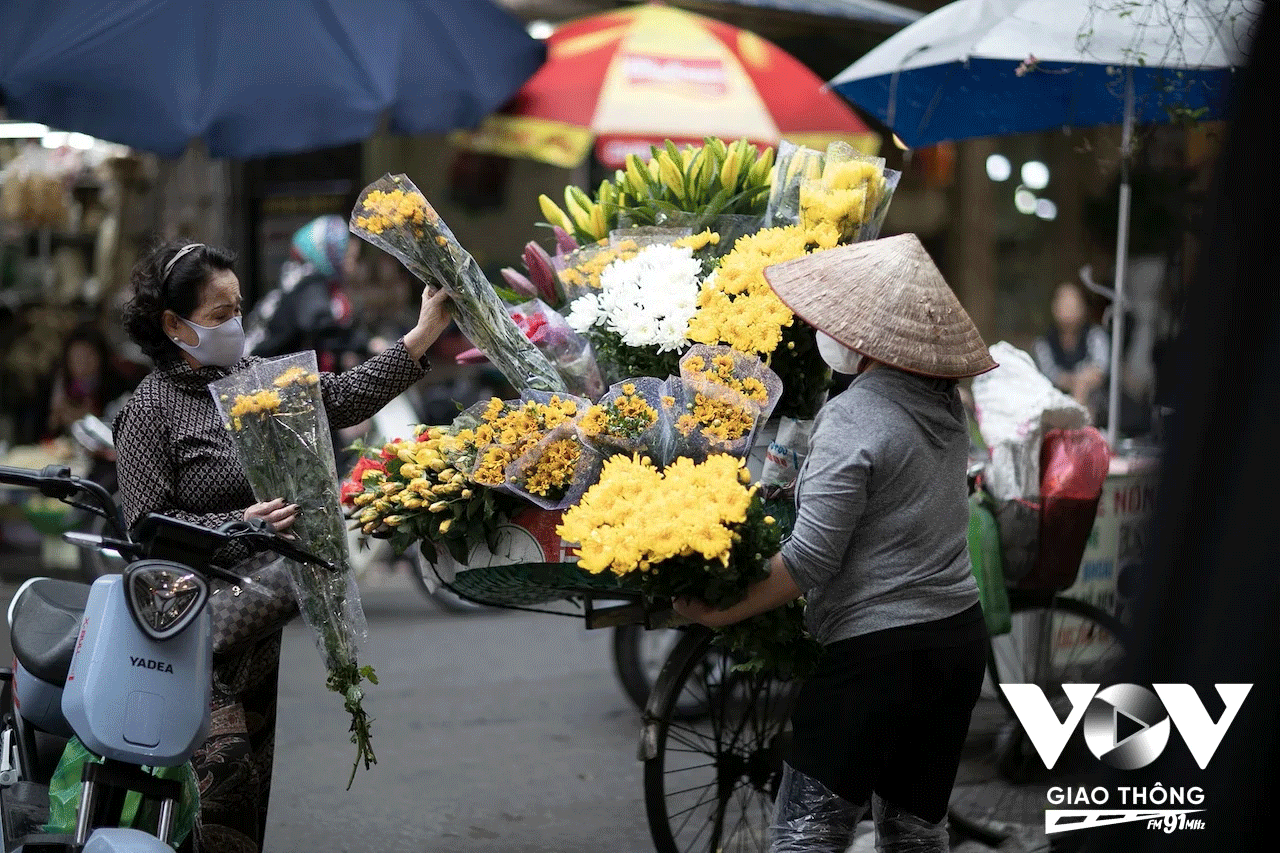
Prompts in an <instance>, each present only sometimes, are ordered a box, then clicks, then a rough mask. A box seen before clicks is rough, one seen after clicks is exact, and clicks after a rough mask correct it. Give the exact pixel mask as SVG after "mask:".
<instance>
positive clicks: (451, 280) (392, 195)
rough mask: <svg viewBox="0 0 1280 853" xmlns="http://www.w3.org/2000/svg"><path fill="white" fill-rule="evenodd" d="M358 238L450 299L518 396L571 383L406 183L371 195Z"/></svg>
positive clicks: (361, 209)
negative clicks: (519, 390)
mask: <svg viewBox="0 0 1280 853" xmlns="http://www.w3.org/2000/svg"><path fill="white" fill-rule="evenodd" d="M351 232H352V233H353V234H356V235H357V236H359V237H361V238H362V239H364V240H367V241H368V242H370V243H372V244H373V245H375V246H377V247H378V248H380V249H382V250H383V251H385V252H388V253H390V254H391V255H393V256H395V258H396V259H397V260H399V261H400V263H402V264H404V266H405V268H406V269H408V270H409V271H410V272H411V273H413V274H414V275H415V276H417V277H418V278H419V279H421V280H422V281H423V282H424V283H426V284H435V285H438V286H440V287H443V288H444V289H445V290H447V291H448V292H449V295H450V297H451V298H452V301H453V317H454V320H455V321H456V322H457V324H458V328H459V329H460V330H461V331H462V334H464V335H466V337H467V339H468V340H470V341H471V342H472V343H473V344H475V345H476V347H477V348H479V349H480V350H481V351H482V352H483V353H484V354H485V355H486V356H488V358H489V360H490V361H492V362H493V364H494V365H495V366H496V367H497V368H498V370H500V371H501V372H502V375H503V376H505V377H506V379H507V381H508V382H510V383H511V385H512V386H513V387H515V388H533V389H537V390H539V391H563V390H564V389H565V383H564V380H562V379H561V378H560V375H559V374H558V373H557V372H556V369H555V368H554V367H553V366H552V364H551V362H550V361H548V360H547V358H546V356H544V355H543V354H542V353H541V352H539V351H538V349H537V347H535V346H534V345H533V344H532V343H530V341H529V339H528V338H527V337H526V336H525V335H524V333H523V332H521V331H520V329H519V328H518V327H517V326H516V324H515V322H514V321H513V320H512V319H511V316H510V314H509V313H508V311H507V308H506V306H505V305H503V303H502V300H501V299H500V298H499V297H498V294H497V292H496V291H495V290H494V288H493V285H492V284H490V283H489V280H488V279H487V278H485V276H484V273H483V272H481V270H480V265H479V264H477V263H476V260H475V258H473V257H471V255H470V254H469V253H468V252H467V251H466V250H465V249H463V248H462V245H461V244H460V243H458V240H457V238H455V237H454V236H453V232H452V231H451V230H450V229H449V226H448V225H446V224H445V222H444V220H443V219H441V218H440V215H439V214H437V213H436V211H435V209H434V208H433V207H432V206H431V205H430V203H428V201H427V199H426V197H425V196H423V194H422V193H421V192H420V191H419V190H418V188H417V187H416V186H414V184H413V182H412V181H410V180H409V179H408V178H407V177H405V176H404V175H384V176H383V177H382V178H380V179H378V180H377V181H375V182H374V183H372V184H370V185H369V186H368V187H366V188H365V190H364V192H363V193H361V194H360V198H359V200H358V201H357V202H356V207H355V210H354V212H353V213H352V214H351Z"/></svg>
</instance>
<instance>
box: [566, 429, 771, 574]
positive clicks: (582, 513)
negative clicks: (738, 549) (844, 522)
mask: <svg viewBox="0 0 1280 853" xmlns="http://www.w3.org/2000/svg"><path fill="white" fill-rule="evenodd" d="M749 479H750V477H749V475H748V474H747V471H746V469H745V468H743V467H742V466H741V463H740V462H739V461H738V460H737V459H735V458H733V457H732V456H726V455H723V454H722V455H716V456H711V457H709V458H708V459H707V460H706V461H705V462H702V463H695V462H694V461H693V460H692V459H689V458H687V457H681V458H679V459H677V460H676V461H675V462H674V463H672V464H671V465H669V466H667V467H666V469H664V470H662V471H659V470H657V469H656V468H655V467H654V466H653V464H652V463H651V462H650V461H649V460H648V459H647V458H630V457H626V456H615V457H613V458H611V459H609V460H607V461H606V462H605V463H604V470H603V471H602V472H601V474H600V480H599V481H598V482H597V483H596V484H595V485H593V486H592V487H591V488H590V489H588V490H587V493H586V494H585V495H583V496H582V499H581V500H580V501H578V503H577V504H575V505H574V506H572V507H570V508H569V510H568V511H567V512H565V514H564V518H563V520H562V522H561V524H560V525H559V526H558V527H557V528H556V532H557V533H558V534H559V535H560V537H561V538H563V539H564V540H565V541H566V542H576V543H577V544H578V547H577V549H576V551H575V553H576V554H577V555H578V565H579V566H581V567H582V568H583V569H585V570H586V571H588V572H591V573H593V574H599V573H601V572H603V571H606V570H608V571H611V572H613V573H614V574H616V575H626V574H629V573H631V572H633V571H636V570H640V571H648V570H649V569H651V568H652V567H653V566H654V565H656V564H658V563H661V562H662V561H664V560H669V559H671V558H673V557H689V556H694V555H698V556H700V557H701V558H703V559H704V560H707V561H718V562H720V563H721V564H722V565H728V562H729V553H730V549H731V548H732V547H733V543H734V538H735V536H736V534H735V532H734V529H733V528H734V525H738V524H742V523H743V522H744V521H746V518H747V510H748V508H749V507H750V504H751V496H752V493H753V491H754V487H750V488H749V487H748V486H747V485H746V483H747V481H748V480H749Z"/></svg>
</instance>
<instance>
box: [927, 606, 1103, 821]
mask: <svg viewBox="0 0 1280 853" xmlns="http://www.w3.org/2000/svg"><path fill="white" fill-rule="evenodd" d="M1010 614H1011V617H1012V619H1013V621H1014V624H1015V625H1022V626H1023V628H1022V630H1021V631H1019V630H1017V629H1015V630H1014V631H1011V632H1010V633H1009V634H1007V635H1001V636H999V637H993V638H991V640H990V641H989V644H988V649H987V675H988V677H989V678H990V680H991V685H990V686H991V687H992V688H994V696H988V695H984V696H983V697H981V698H979V700H978V704H977V705H976V706H975V708H974V715H973V719H972V721H971V722H970V727H969V737H968V739H967V741H966V752H967V753H968V755H967V758H968V759H969V760H968V762H967V763H966V764H965V765H962V778H958V779H957V781H956V784H955V786H954V788H953V790H952V795H951V802H950V807H949V809H948V817H949V818H950V821H951V824H952V827H953V828H954V829H955V830H956V832H958V833H959V834H960V835H961V836H963V837H967V838H972V839H973V840H975V841H979V842H981V843H983V844H989V845H992V846H999V845H1000V844H1002V843H1004V842H1006V841H1008V840H1009V839H1011V838H1015V837H1016V838H1018V839H1019V840H1020V841H1021V842H1022V843H1023V844H1026V843H1028V841H1030V842H1031V843H1032V844H1035V843H1037V842H1039V841H1041V840H1043V843H1044V844H1045V845H1046V846H1047V843H1048V842H1047V839H1043V836H1044V808H1045V792H1046V791H1047V789H1048V788H1049V787H1050V786H1051V785H1068V784H1071V780H1072V778H1073V777H1075V776H1083V775H1084V774H1086V773H1088V772H1089V771H1090V770H1092V769H1093V768H1094V767H1095V766H1096V765H1095V764H1094V763H1093V756H1092V754H1091V753H1088V752H1087V750H1085V749H1084V748H1083V746H1082V744H1080V742H1079V737H1078V736H1077V737H1073V738H1072V741H1071V742H1069V743H1068V748H1067V750H1066V751H1064V753H1063V756H1062V757H1061V758H1060V759H1059V760H1058V762H1057V763H1056V764H1055V765H1054V768H1053V769H1052V770H1049V769H1047V768H1045V766H1044V764H1043V762H1041V761H1040V758H1039V756H1038V755H1037V754H1036V753H1035V750H1034V748H1033V747H1032V746H1031V744H1030V742H1029V740H1028V739H1027V737H1026V734H1025V732H1024V731H1023V730H1022V727H1021V724H1020V723H1019V722H1018V719H1017V717H1016V716H1015V715H1014V714H1013V711H1012V708H1011V707H1010V705H1009V702H1008V699H1007V698H1006V697H1005V696H1004V694H1003V692H1002V691H1000V689H999V686H998V685H1000V684H1002V683H1034V684H1036V685H1038V686H1039V687H1040V688H1041V689H1042V690H1044V692H1045V695H1046V696H1047V697H1049V698H1050V701H1051V703H1053V704H1054V705H1055V710H1056V711H1057V712H1058V713H1059V716H1060V717H1061V716H1062V715H1063V711H1064V709H1063V708H1060V707H1057V705H1058V704H1060V703H1062V702H1064V701H1065V697H1063V696H1062V693H1061V690H1060V687H1061V685H1062V684H1063V683H1067V682H1087V683H1103V684H1105V683H1108V682H1109V681H1110V680H1111V679H1110V677H1109V676H1110V675H1111V674H1113V673H1114V672H1115V668H1116V667H1117V666H1119V665H1120V663H1121V662H1122V660H1123V656H1124V653H1125V652H1126V651H1127V649H1128V642H1129V638H1128V632H1127V631H1126V630H1125V627H1124V625H1123V624H1122V623H1121V622H1120V621H1119V620H1118V619H1116V618H1115V617H1114V616H1112V615H1111V614H1109V613H1107V612H1105V611H1103V610H1100V609H1099V608H1097V607H1094V606H1093V605H1091V604H1088V603H1087V602H1083V601H1079V600H1077V599H1074V598H1067V597H1065V596H1055V595H1051V594H1042V595H1034V594H1026V593H1023V594H1018V593H1011V596H1010ZM1028 628H1032V629H1034V630H1035V631H1036V632H1037V633H1038V634H1039V637H1038V639H1036V640H1035V641H1034V643H1029V645H1035V647H1036V648H1035V652H1036V657H1037V658H1038V660H1036V661H1035V662H1034V664H1033V665H1031V666H1030V667H1028V666H1027V664H1026V662H1025V661H1024V660H1022V659H1020V658H1019V657H1018V656H1017V652H1018V651H1019V650H1018V648H1017V646H1018V644H1019V643H1021V642H1023V641H1025V640H1027V635H1028V633H1029V632H1028V630H1027V629H1028ZM1073 636H1074V637H1075V638H1077V640H1076V641H1075V642H1070V643H1067V642H1064V641H1065V640H1066V639H1069V638H1071V637H1073ZM1045 637H1054V638H1056V639H1057V640H1058V641H1059V646H1060V647H1062V648H1065V647H1068V646H1070V647H1071V649H1070V651H1069V652H1068V653H1067V656H1066V657H1061V658H1060V659H1055V660H1053V661H1051V662H1050V663H1049V664H1048V665H1047V666H1046V660H1045V658H1044V638H1045ZM1085 640H1087V642H1085ZM1084 652H1088V655H1087V656H1086V655H1085V654H1084ZM1072 655H1074V657H1072ZM985 693H987V691H986V690H985V689H984V694H985ZM964 768H977V770H976V771H975V770H969V771H968V774H967V775H965V770H964ZM984 774H985V775H984Z"/></svg>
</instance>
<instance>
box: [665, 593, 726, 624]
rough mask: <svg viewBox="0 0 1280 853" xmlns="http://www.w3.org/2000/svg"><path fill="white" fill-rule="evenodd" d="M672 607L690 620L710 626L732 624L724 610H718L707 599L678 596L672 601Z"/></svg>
mask: <svg viewBox="0 0 1280 853" xmlns="http://www.w3.org/2000/svg"><path fill="white" fill-rule="evenodd" d="M671 609H672V610H674V611H675V612H677V613H679V614H680V615H681V616H683V617H684V618H686V619H688V620H689V621H690V622H697V623H698V624H699V625H706V626H707V627H708V628H723V627H724V626H725V625H729V624H732V623H731V621H730V620H729V618H728V616H727V614H726V613H725V612H724V611H723V610H716V609H715V608H714V607H711V606H710V605H708V604H707V603H706V602H705V601H698V600H697V599H695V598H677V599H675V600H674V601H672V602H671Z"/></svg>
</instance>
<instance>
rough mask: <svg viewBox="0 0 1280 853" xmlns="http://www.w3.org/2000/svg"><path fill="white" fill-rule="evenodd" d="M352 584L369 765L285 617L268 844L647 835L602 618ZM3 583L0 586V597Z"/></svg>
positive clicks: (412, 844) (864, 839) (499, 847)
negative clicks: (450, 601)
mask: <svg viewBox="0 0 1280 853" xmlns="http://www.w3.org/2000/svg"><path fill="white" fill-rule="evenodd" d="M12 580H13V579H12V578H11V581H12ZM362 588H363V591H362V598H363V602H364V609H365V613H366V615H367V617H368V620H369V639H368V641H367V645H366V649H365V659H366V662H367V663H370V664H372V665H373V666H374V668H375V669H376V670H377V673H378V676H379V678H380V680H381V683H380V684H379V685H377V686H374V687H371V688H370V690H369V694H368V698H367V699H366V708H367V709H368V710H369V712H370V713H371V714H372V715H373V717H374V718H375V721H374V728H373V735H374V747H375V750H376V751H377V754H378V764H377V765H376V766H375V767H373V768H372V769H371V770H369V771H364V770H360V771H359V772H358V773H357V775H356V779H355V783H354V784H353V785H352V787H351V790H350V791H347V790H345V786H346V783H347V776H348V774H349V772H350V769H351V764H350V760H351V758H352V756H353V750H352V747H351V744H350V743H348V741H347V733H346V730H347V724H348V723H347V717H346V715H345V713H344V712H343V710H342V705H341V702H340V701H339V700H338V697H337V696H336V695H334V694H332V693H329V692H328V691H326V690H325V688H324V669H323V666H322V664H321V661H320V656H319V653H318V652H317V651H316V649H315V647H314V645H313V643H312V640H311V636H310V633H309V631H308V630H307V629H306V628H305V627H304V626H303V625H302V624H301V623H300V622H295V623H293V624H291V625H290V626H289V627H288V628H287V629H286V632H285V643H284V652H283V659H282V673H281V683H280V709H279V713H280V719H279V726H278V735H277V738H278V739H277V747H276V772H275V780H274V786H273V790H272V801H271V822H270V828H269V830H268V838H267V849H268V850H271V851H332V853H343V852H344V851H353V853H354V851H362V853H363V851H370V850H378V851H387V853H399V852H400V851H403V853H421V852H422V851H432V853H453V851H467V853H561V851H564V853H569V852H570V851H583V853H585V852H586V851H604V850H608V851H610V853H644V851H651V850H652V849H653V844H652V842H651V841H650V838H649V831H648V827H647V824H646V821H645V814H644V797H643V789H642V766H641V764H640V763H639V762H638V761H637V760H636V758H635V750H636V741H637V731H638V719H639V717H638V714H637V712H636V711H635V710H634V709H633V708H632V707H631V705H630V704H629V703H628V701H627V699H626V698H625V697H624V695H623V694H622V691H621V689H620V687H619V686H618V684H617V681H616V679H615V677H614V675H613V670H612V663H611V652H610V644H609V634H608V632H607V631H587V630H585V629H584V628H583V627H582V624H581V622H580V621H578V620H575V619H570V618H564V617H556V616H542V615H536V614H526V613H515V612H507V611H484V612H479V613H471V614H466V615H455V614H451V613H447V612H445V611H443V610H442V609H441V608H440V607H439V606H438V605H436V604H435V603H434V602H431V601H428V600H427V599H426V598H425V597H424V596H423V595H422V594H421V592H420V591H419V590H418V588H417V586H416V585H414V584H412V582H411V581H410V580H409V578H408V576H407V575H405V574H390V575H389V574H386V573H385V572H383V571H381V570H380V569H379V568H378V567H375V568H374V569H373V570H372V571H371V572H370V574H369V575H367V576H366V580H365V581H364V583H363V584H362ZM13 590H14V583H13V582H9V583H5V584H4V585H3V586H2V587H0V606H3V607H7V606H8V602H9V596H10V595H11V594H12V592H13ZM0 634H3V639H2V640H0V644H2V645H3V649H2V650H3V652H4V655H5V659H6V660H7V659H8V658H9V657H11V654H12V653H11V651H10V650H9V647H8V636H7V631H3V632H0ZM863 830H864V831H863V833H861V834H860V837H859V839H858V843H857V844H856V845H855V846H854V848H853V849H852V850H851V851H850V853H869V851H871V850H872V849H873V848H872V837H871V835H870V834H869V831H870V824H869V823H867V824H864V826H863ZM963 849H964V850H965V851H966V853H978V851H982V850H985V849H986V848H981V847H978V846H974V845H966V846H965V847H964V848H963Z"/></svg>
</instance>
